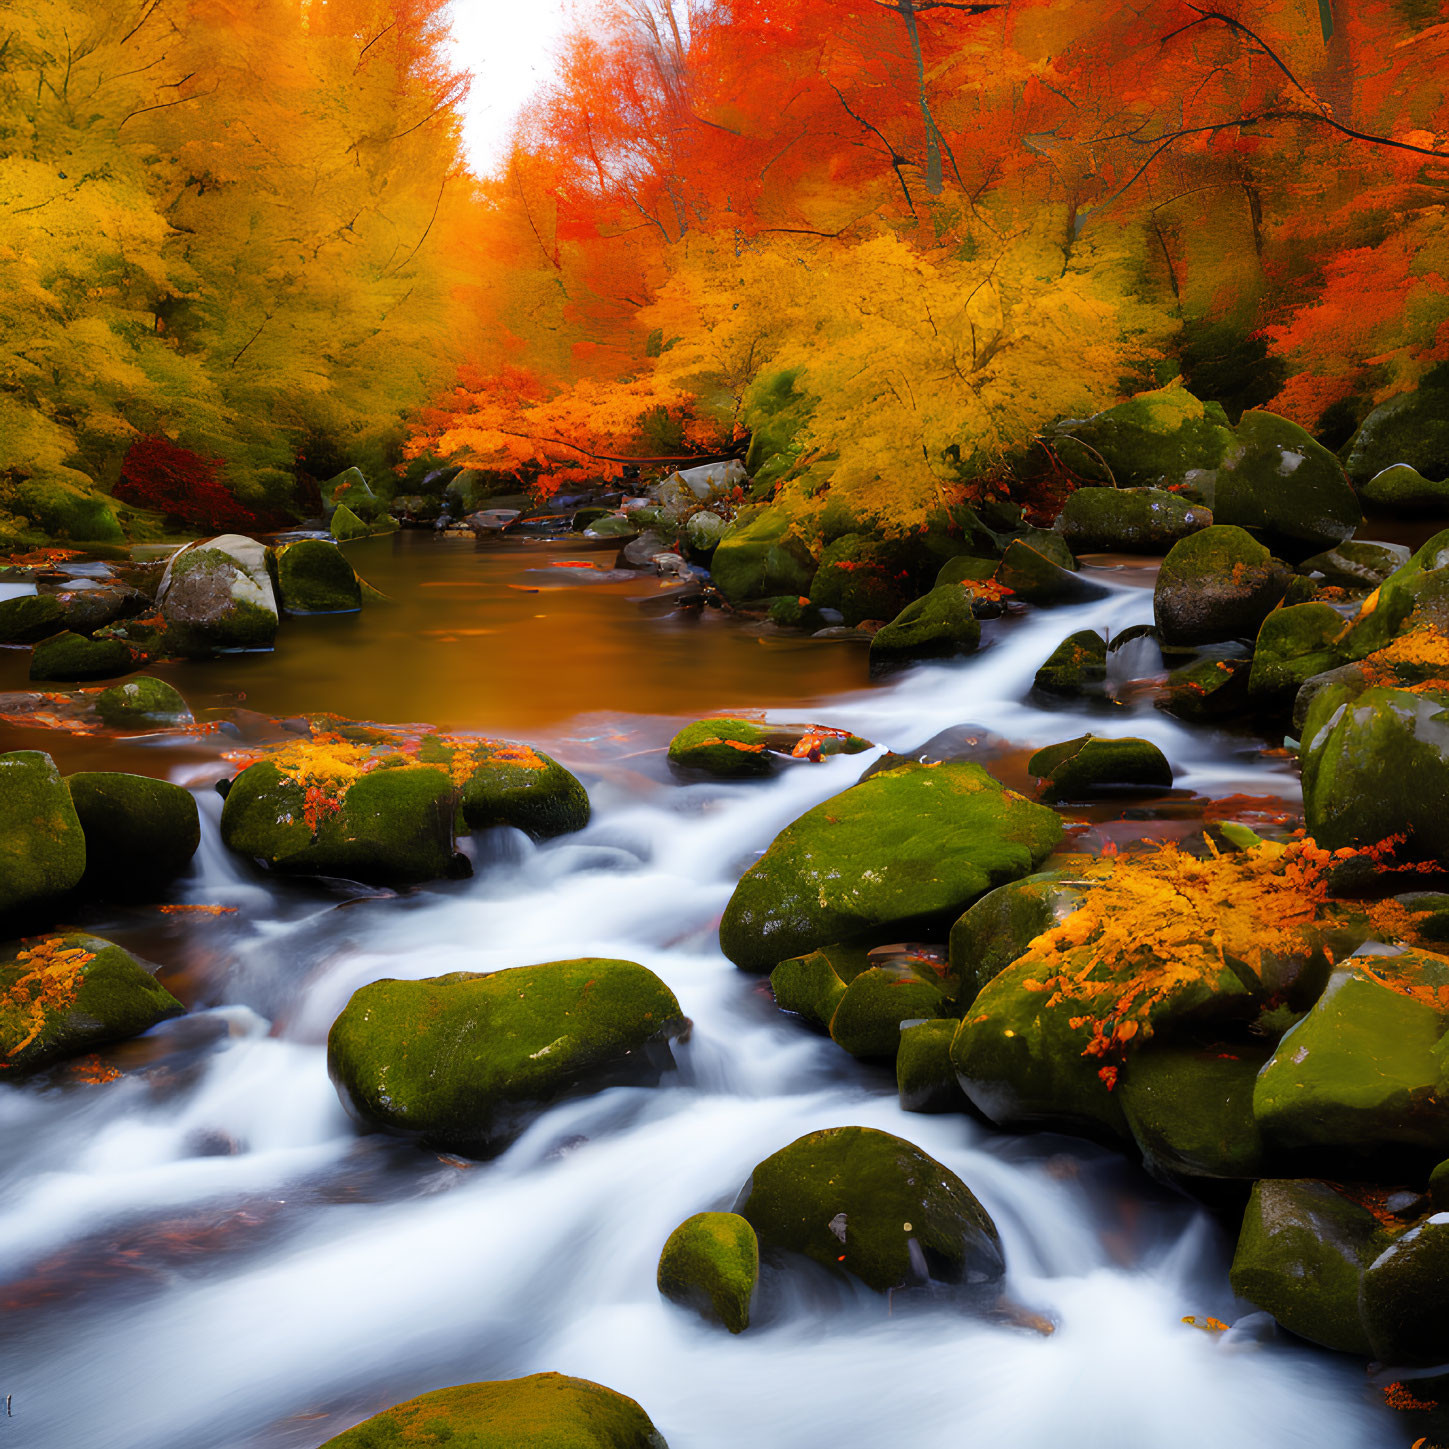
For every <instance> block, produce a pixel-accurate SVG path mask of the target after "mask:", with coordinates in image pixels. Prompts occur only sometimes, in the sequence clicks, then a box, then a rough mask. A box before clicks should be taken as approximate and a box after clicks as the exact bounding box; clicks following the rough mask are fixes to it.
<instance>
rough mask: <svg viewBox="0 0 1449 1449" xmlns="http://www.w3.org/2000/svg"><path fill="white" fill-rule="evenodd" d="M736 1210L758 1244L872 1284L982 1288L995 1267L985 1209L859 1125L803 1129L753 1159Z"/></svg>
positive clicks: (915, 1152)
mask: <svg viewBox="0 0 1449 1449" xmlns="http://www.w3.org/2000/svg"><path fill="white" fill-rule="evenodd" d="M735 1206H736V1211H737V1212H738V1213H739V1214H740V1215H741V1216H742V1217H744V1218H746V1219H747V1220H748V1221H749V1222H750V1223H751V1224H753V1226H754V1229H755V1231H756V1232H757V1233H758V1234H759V1239H760V1244H761V1246H762V1247H763V1248H765V1249H767V1250H775V1251H777V1252H784V1253H800V1254H803V1255H804V1256H805V1257H807V1258H811V1259H813V1260H814V1261H815V1262H817V1263H819V1264H821V1265H822V1266H823V1267H825V1268H828V1269H830V1270H832V1271H834V1272H843V1273H847V1274H850V1275H851V1276H853V1277H855V1278H858V1279H860V1280H861V1281H862V1282H863V1283H865V1284H866V1285H867V1286H868V1287H871V1288H874V1289H875V1290H876V1291H877V1292H878V1293H886V1292H889V1291H890V1290H891V1289H894V1288H901V1287H905V1286H907V1285H915V1284H920V1283H922V1282H925V1281H933V1282H939V1283H947V1284H956V1285H960V1286H961V1287H963V1288H975V1289H982V1290H990V1289H993V1288H995V1287H996V1286H997V1285H998V1284H999V1283H1000V1282H1001V1279H1002V1277H1003V1274H1004V1272H1005V1264H1004V1261H1003V1258H1002V1252H1001V1239H1000V1237H999V1235H998V1233H997V1231H996V1224H995V1223H993V1222H992V1220H991V1217H990V1215H989V1214H988V1213H987V1211H986V1209H985V1208H983V1207H982V1206H981V1204H980V1203H979V1202H978V1201H977V1200H976V1198H975V1196H974V1195H973V1194H972V1192H971V1190H970V1189H969V1188H968V1187H967V1186H966V1184H965V1183H964V1182H962V1181H961V1179H960V1178H959V1177H957V1176H956V1174H955V1173H954V1172H952V1171H950V1169H948V1168H946V1167H944V1166H943V1165H942V1164H941V1163H939V1162H937V1161H936V1160H935V1159H934V1158H932V1157H929V1156H928V1155H927V1154H926V1153H924V1152H922V1151H921V1149H920V1148H919V1147H916V1146H915V1145H914V1144H912V1143H910V1142H906V1141H904V1140H902V1139H901V1138H899V1137H893V1136H891V1135H890V1134H889V1133H887V1132H877V1131H875V1130H874V1129H873V1128H869V1127H832V1128H827V1129H826V1130H824V1131H822V1132H811V1133H810V1134H809V1135H808V1136H805V1137H801V1138H800V1139H798V1140H797V1141H795V1142H792V1143H791V1144H790V1145H789V1146H788V1147H785V1148H782V1149H781V1150H780V1151H779V1152H776V1153H775V1154H774V1155H773V1156H771V1157H767V1158H766V1159H765V1160H764V1161H763V1162H761V1163H760V1164H759V1165H758V1166H757V1167H756V1168H755V1170H754V1173H753V1174H752V1175H751V1177H750V1180H749V1182H747V1183H746V1184H745V1187H744V1189H743V1191H742V1192H741V1193H740V1197H739V1201H738V1203H736V1205H735Z"/></svg>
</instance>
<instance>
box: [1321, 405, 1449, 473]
mask: <svg viewBox="0 0 1449 1449" xmlns="http://www.w3.org/2000/svg"><path fill="white" fill-rule="evenodd" d="M1395 464H1404V465H1406V466H1408V467H1410V468H1413V469H1414V470H1416V471H1417V472H1419V473H1421V474H1422V475H1423V476H1424V477H1426V478H1449V388H1446V387H1445V386H1444V385H1442V384H1441V385H1437V386H1435V385H1421V386H1420V387H1419V389H1418V391H1417V392H1408V393H1401V394H1400V395H1399V396H1398V397H1392V398H1390V399H1389V400H1388V401H1387V402H1385V403H1380V404H1379V406H1378V407H1376V408H1375V409H1374V410H1373V411H1372V412H1371V413H1370V414H1369V415H1368V416H1367V417H1366V418H1365V419H1364V420H1363V422H1362V423H1361V424H1360V425H1359V428H1358V431H1357V432H1356V433H1355V434H1354V435H1353V437H1352V438H1351V439H1350V440H1349V443H1348V445H1347V447H1346V448H1345V449H1344V467H1345V468H1346V469H1347V470H1348V476H1349V477H1350V478H1352V479H1353V481H1354V482H1355V483H1360V484H1362V483H1367V482H1368V481H1369V480H1370V479H1371V478H1375V477H1377V476H1378V475H1379V474H1381V473H1382V472H1383V471H1384V470H1385V469H1386V468H1392V467H1393V466H1394V465H1395Z"/></svg>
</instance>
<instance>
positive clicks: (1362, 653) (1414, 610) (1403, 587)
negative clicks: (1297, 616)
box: [1345, 529, 1449, 659]
mask: <svg viewBox="0 0 1449 1449" xmlns="http://www.w3.org/2000/svg"><path fill="white" fill-rule="evenodd" d="M1406 625H1407V626H1408V627H1410V628H1412V629H1416V630H1417V629H1424V628H1434V629H1436V630H1438V632H1439V633H1441V634H1449V529H1445V530H1444V531H1443V532H1441V533H1436V534H1435V535H1434V536H1433V538H1431V539H1429V540H1428V541H1427V542H1426V543H1424V544H1422V545H1421V546H1420V547H1419V548H1418V549H1417V550H1416V551H1415V553H1414V554H1413V556H1412V557H1411V558H1410V559H1409V560H1408V562H1407V563H1404V564H1401V565H1400V566H1399V567H1398V568H1396V569H1395V570H1394V571H1393V573H1391V574H1390V575H1389V576H1388V578H1386V579H1385V580H1384V581H1383V583H1382V584H1380V585H1379V587H1378V588H1377V589H1376V590H1375V591H1374V592H1373V593H1371V594H1370V595H1369V596H1368V597H1367V598H1366V599H1365V600H1364V601H1363V603H1362V604H1361V605H1360V606H1359V612H1358V615H1357V617H1356V618H1355V619H1354V621H1353V624H1352V627H1351V629H1350V630H1349V633H1348V636H1347V638H1346V640H1345V652H1346V653H1347V655H1348V657H1349V658H1350V659H1366V658H1367V657H1368V656H1369V655H1370V654H1374V653H1377V652H1378V651H1379V650H1381V649H1384V648H1387V647H1388V646H1389V645H1391V644H1392V643H1393V642H1394V641H1395V640H1396V639H1397V638H1398V636H1399V635H1400V634H1401V633H1402V632H1404V629H1405V626H1406Z"/></svg>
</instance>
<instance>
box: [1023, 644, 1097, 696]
mask: <svg viewBox="0 0 1449 1449" xmlns="http://www.w3.org/2000/svg"><path fill="white" fill-rule="evenodd" d="M1106 684H1107V641H1106V640H1105V639H1104V638H1103V637H1102V636H1101V635H1100V634H1099V633H1097V631H1096V630H1095V629H1079V630H1078V631H1077V632H1076V633H1075V634H1068V635H1067V637H1066V638H1065V639H1063V640H1062V642H1061V643H1060V644H1058V645H1057V647H1056V648H1055V649H1053V650H1052V652H1051V654H1050V655H1049V656H1048V658H1047V661H1046V663H1044V664H1043V665H1042V667H1041V668H1040V669H1038V670H1037V672H1036V678H1035V679H1034V680H1033V681H1032V687H1033V688H1034V689H1039V690H1041V692H1042V693H1043V694H1058V695H1062V696H1064V697H1066V698H1074V697H1077V696H1082V695H1089V694H1100V693H1101V692H1102V691H1103V690H1104V689H1105V688H1106Z"/></svg>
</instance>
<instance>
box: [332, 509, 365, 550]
mask: <svg viewBox="0 0 1449 1449" xmlns="http://www.w3.org/2000/svg"><path fill="white" fill-rule="evenodd" d="M328 531H329V532H330V533H331V535H332V537H333V538H335V539H336V540H337V542H338V543H351V542H353V541H354V540H355V539H359V538H371V537H372V528H371V526H370V525H369V524H366V523H364V522H363V521H362V519H360V518H359V517H358V516H357V515H356V514H355V513H354V512H353V511H352V510H351V509H350V508H349V507H348V506H347V505H346V504H345V503H344V504H342V505H341V506H340V507H338V509H337V510H336V511H335V512H334V513H333V515H332V521H331V523H330V524H329V525H328Z"/></svg>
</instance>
